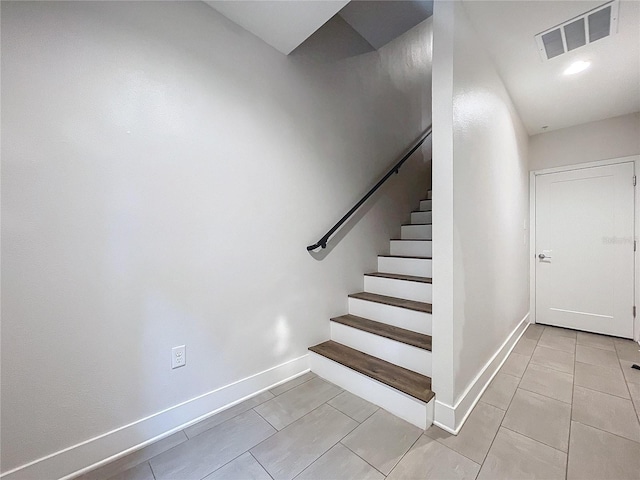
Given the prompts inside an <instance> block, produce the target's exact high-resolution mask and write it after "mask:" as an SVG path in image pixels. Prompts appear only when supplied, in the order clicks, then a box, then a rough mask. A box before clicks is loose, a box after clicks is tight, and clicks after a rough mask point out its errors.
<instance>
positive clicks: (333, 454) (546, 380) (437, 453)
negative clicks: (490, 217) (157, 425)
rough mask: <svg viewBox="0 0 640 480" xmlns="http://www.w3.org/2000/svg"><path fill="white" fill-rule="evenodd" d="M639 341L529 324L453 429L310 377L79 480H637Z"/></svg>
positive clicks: (639, 459) (639, 456)
mask: <svg viewBox="0 0 640 480" xmlns="http://www.w3.org/2000/svg"><path fill="white" fill-rule="evenodd" d="M634 362H635V363H640V352H639V351H638V345H637V344H634V343H633V342H631V341H628V340H620V339H614V338H610V337H605V336H601V335H593V334H587V333H582V332H575V331H572V330H564V329H560V328H553V327H544V326H541V325H531V326H530V327H529V328H528V330H527V331H526V332H525V334H524V336H523V337H522V338H521V339H520V341H519V342H518V344H517V345H516V347H515V349H514V351H513V352H512V353H511V355H510V356H509V358H508V359H507V361H506V362H505V364H504V365H503V367H502V369H501V371H500V372H499V373H498V375H496V377H495V378H494V380H493V382H492V383H491V385H490V386H489V388H488V389H487V390H486V392H485V393H484V395H483V396H482V398H481V400H480V402H478V404H477V405H476V407H475V408H474V410H473V412H472V413H471V415H470V416H469V418H468V420H467V422H466V423H465V425H464V427H463V428H462V430H461V431H460V434H459V435H457V436H453V435H450V434H448V433H446V432H445V431H443V430H441V429H439V428H437V427H435V426H434V427H431V428H429V429H428V430H427V431H426V432H425V431H422V430H420V429H419V428H416V427H414V426H412V425H409V424H408V423H406V422H405V421H403V420H401V419H399V418H397V417H394V416H393V415H391V414H389V413H387V412H386V411H384V410H382V409H379V408H377V407H376V406H374V405H372V404H370V403H368V402H365V401H364V400H362V399H360V398H358V397H355V396H353V395H351V394H350V393H348V392H345V391H343V390H342V389H340V388H338V387H336V386H335V385H332V384H330V383H328V382H325V381H324V380H322V379H321V378H319V377H317V376H315V375H314V374H313V373H308V374H305V375H303V376H301V377H298V378H296V379H295V380H292V381H290V382H288V383H286V384H284V385H281V386H278V387H276V388H274V389H272V390H271V391H268V392H264V393H262V394H260V395H257V396H255V397H253V398H251V399H249V400H247V401H245V402H243V403H241V404H238V405H236V406H234V407H232V408H230V409H228V410H226V411H224V412H221V413H219V414H217V415H215V416H213V417H210V418H209V419H207V420H204V421H202V422H200V423H198V424H196V425H193V426H191V427H189V428H187V429H185V430H184V431H182V432H179V433H176V434H174V435H172V436H170V437H168V438H166V439H164V440H161V441H160V442H157V443H155V444H153V445H151V446H149V447H146V448H144V449H142V450H140V451H138V452H135V453H133V454H131V455H129V456H127V457H124V458H122V459H120V460H117V461H116V462H113V463H111V464H108V465H106V466H104V467H102V468H100V469H98V470H95V471H93V472H90V473H89V474H86V475H84V476H82V477H81V478H82V480H95V479H111V480H165V479H169V480H187V479H198V480H200V479H206V480H219V479H220V480H221V479H224V480H227V479H238V480H247V479H265V480H270V479H274V480H289V479H293V478H295V479H296V480H301V479H305V480H308V479H322V480H330V479H358V480H359V479H372V480H377V479H384V478H385V477H386V478H389V479H413V478H420V479H453V478H455V479H466V478H468V479H474V478H478V479H491V480H497V479H510V480H512V479H521V478H542V479H555V478H558V479H564V478H569V479H616V480H621V479H639V478H640V422H639V418H640V371H639V370H632V369H631V368H630V367H631V365H632V363H634Z"/></svg>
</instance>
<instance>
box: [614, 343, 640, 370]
mask: <svg viewBox="0 0 640 480" xmlns="http://www.w3.org/2000/svg"><path fill="white" fill-rule="evenodd" d="M613 343H614V346H615V348H616V352H617V353H618V357H619V358H620V359H621V360H626V361H627V362H633V363H638V364H640V345H638V343H637V342H634V341H633V340H623V339H620V338H617V339H615V340H614V342H613Z"/></svg>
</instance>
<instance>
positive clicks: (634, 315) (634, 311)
mask: <svg viewBox="0 0 640 480" xmlns="http://www.w3.org/2000/svg"><path fill="white" fill-rule="evenodd" d="M633 318H636V306H635V305H634V306H633Z"/></svg>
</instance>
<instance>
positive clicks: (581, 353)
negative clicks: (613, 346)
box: [576, 345, 618, 368]
mask: <svg viewBox="0 0 640 480" xmlns="http://www.w3.org/2000/svg"><path fill="white" fill-rule="evenodd" d="M576 362H581V363H589V364H591V365H600V366H601V367H611V368H615V367H617V366H618V356H617V355H616V352H612V351H609V350H603V349H602V348H594V347H587V346H586V345H578V346H577V347H576Z"/></svg>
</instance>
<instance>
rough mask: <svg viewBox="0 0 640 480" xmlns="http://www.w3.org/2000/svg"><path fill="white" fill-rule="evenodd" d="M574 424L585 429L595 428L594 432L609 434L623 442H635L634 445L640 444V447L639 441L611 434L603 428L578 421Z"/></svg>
mask: <svg viewBox="0 0 640 480" xmlns="http://www.w3.org/2000/svg"><path fill="white" fill-rule="evenodd" d="M574 422H576V423H579V424H580V425H582V426H584V427H588V428H593V429H594V430H598V431H599V432H602V433H607V434H609V435H613V436H614V437H618V438H620V439H622V440H627V441H628V442H633V443H637V444H639V445H640V442H639V441H637V440H632V439H631V438H627V437H623V436H621V435H618V434H617V433H613V432H609V431H608V430H603V429H601V428H598V427H594V426H593V425H588V424H586V423H582V422H578V421H577V420H574Z"/></svg>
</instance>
